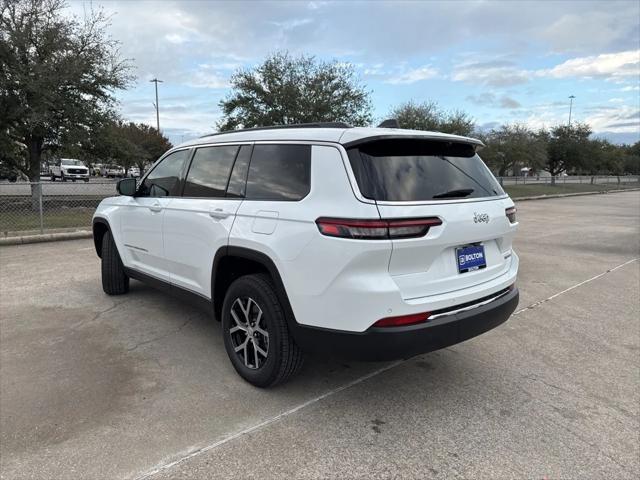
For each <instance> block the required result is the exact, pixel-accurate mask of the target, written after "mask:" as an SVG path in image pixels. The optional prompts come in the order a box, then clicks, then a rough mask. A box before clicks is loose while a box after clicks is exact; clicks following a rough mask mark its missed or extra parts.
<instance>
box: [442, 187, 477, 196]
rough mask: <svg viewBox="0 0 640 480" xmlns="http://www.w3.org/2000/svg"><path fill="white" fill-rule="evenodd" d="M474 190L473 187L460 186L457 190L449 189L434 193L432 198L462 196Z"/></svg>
mask: <svg viewBox="0 0 640 480" xmlns="http://www.w3.org/2000/svg"><path fill="white" fill-rule="evenodd" d="M474 191H475V190H474V189H473V188H461V189H459V190H449V191H448V192H442V193H438V194H436V195H434V196H433V197H432V198H463V197H468V196H469V195H471V194H472V193H473V192H474Z"/></svg>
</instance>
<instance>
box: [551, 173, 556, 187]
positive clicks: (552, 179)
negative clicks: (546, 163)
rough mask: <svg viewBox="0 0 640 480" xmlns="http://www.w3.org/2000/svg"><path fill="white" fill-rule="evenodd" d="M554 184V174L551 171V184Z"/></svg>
mask: <svg viewBox="0 0 640 480" xmlns="http://www.w3.org/2000/svg"><path fill="white" fill-rule="evenodd" d="M555 184H556V176H555V175H554V174H553V173H552V174H551V185H555Z"/></svg>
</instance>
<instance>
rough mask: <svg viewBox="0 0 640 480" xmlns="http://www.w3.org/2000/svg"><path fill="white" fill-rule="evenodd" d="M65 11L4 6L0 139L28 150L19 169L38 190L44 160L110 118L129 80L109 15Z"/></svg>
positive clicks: (39, 1) (28, 4)
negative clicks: (116, 95)
mask: <svg viewBox="0 0 640 480" xmlns="http://www.w3.org/2000/svg"><path fill="white" fill-rule="evenodd" d="M65 7H66V4H65V2H64V1H63V0H1V4H0V27H1V28H0V60H1V61H0V111H2V115H0V135H3V136H7V137H9V139H10V140H12V141H16V142H19V143H20V144H22V145H23V148H24V155H23V156H22V158H20V159H19V160H18V161H17V162H15V166H16V167H17V168H18V169H19V170H20V171H21V172H23V173H24V174H25V175H26V176H27V177H28V178H29V180H31V181H33V182H36V181H38V180H39V179H40V161H41V158H42V154H43V152H46V151H53V150H55V149H56V148H58V147H59V146H60V145H61V144H63V143H64V142H66V141H70V140H71V139H77V138H80V137H82V136H83V134H85V133H86V132H87V131H88V129H90V126H91V125H92V124H95V122H96V119H98V118H101V117H102V118H104V117H108V116H110V115H111V111H112V106H113V103H114V98H113V92H114V90H116V89H120V88H124V87H126V85H127V83H128V82H129V80H130V79H131V77H130V76H129V64H128V62H127V61H125V60H122V59H120V55H119V52H118V46H119V44H118V42H116V41H115V40H113V39H111V38H110V37H109V36H108V35H107V33H106V28H107V26H108V17H107V16H106V15H105V14H104V12H102V11H91V12H90V13H89V14H87V15H86V16H85V18H83V19H82V20H81V19H78V18H76V17H69V16H67V15H65V14H64V13H63V9H64V8H65ZM32 193H33V194H34V197H35V196H36V195H37V194H38V192H37V187H36V186H33V187H32Z"/></svg>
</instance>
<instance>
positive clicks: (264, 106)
mask: <svg viewBox="0 0 640 480" xmlns="http://www.w3.org/2000/svg"><path fill="white" fill-rule="evenodd" d="M231 87H232V92H231V94H230V95H229V96H228V97H227V98H225V99H223V100H221V101H220V107H221V109H222V113H223V118H222V120H221V121H220V122H219V123H218V128H219V129H220V130H233V129H236V128H248V127H261V126H269V125H287V124H291V123H308V122H333V121H342V122H346V123H349V124H352V125H367V124H368V123H370V122H371V100H370V98H369V97H370V93H369V92H368V91H367V90H366V89H365V88H364V87H363V86H362V85H361V84H360V81H359V79H358V78H357V76H356V74H355V70H354V68H353V66H352V65H349V64H343V63H339V62H335V61H334V62H330V63H326V62H319V61H317V60H316V59H315V58H314V57H310V56H304V55H303V56H300V57H293V56H291V55H289V54H288V53H286V52H285V53H275V54H273V55H271V56H270V57H268V58H267V59H266V60H265V61H264V63H262V64H261V65H259V66H257V67H255V68H253V69H249V70H239V71H237V72H235V73H234V74H233V76H232V77H231Z"/></svg>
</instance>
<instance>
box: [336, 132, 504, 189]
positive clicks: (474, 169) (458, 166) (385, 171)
mask: <svg viewBox="0 0 640 480" xmlns="http://www.w3.org/2000/svg"><path fill="white" fill-rule="evenodd" d="M348 153H349V160H350V162H351V167H352V169H353V172H354V174H355V176H356V181H357V182H358V186H359V187H360V192H361V193H362V195H364V196H365V197H366V198H369V199H372V200H379V201H389V202H415V201H424V200H451V199H460V198H481V197H494V196H500V195H504V190H502V188H501V187H500V184H499V183H498V182H497V180H496V179H495V177H494V176H493V174H492V173H491V171H490V170H489V169H488V168H487V166H486V165H485V164H484V162H483V161H482V160H481V159H480V157H479V156H478V155H477V154H476V153H475V150H474V147H473V146H472V145H468V144H462V143H451V142H434V141H424V140H413V139H406V140H405V139H394V140H378V141H373V142H369V143H366V144H364V145H359V146H358V147H356V148H352V149H349V150H348Z"/></svg>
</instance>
